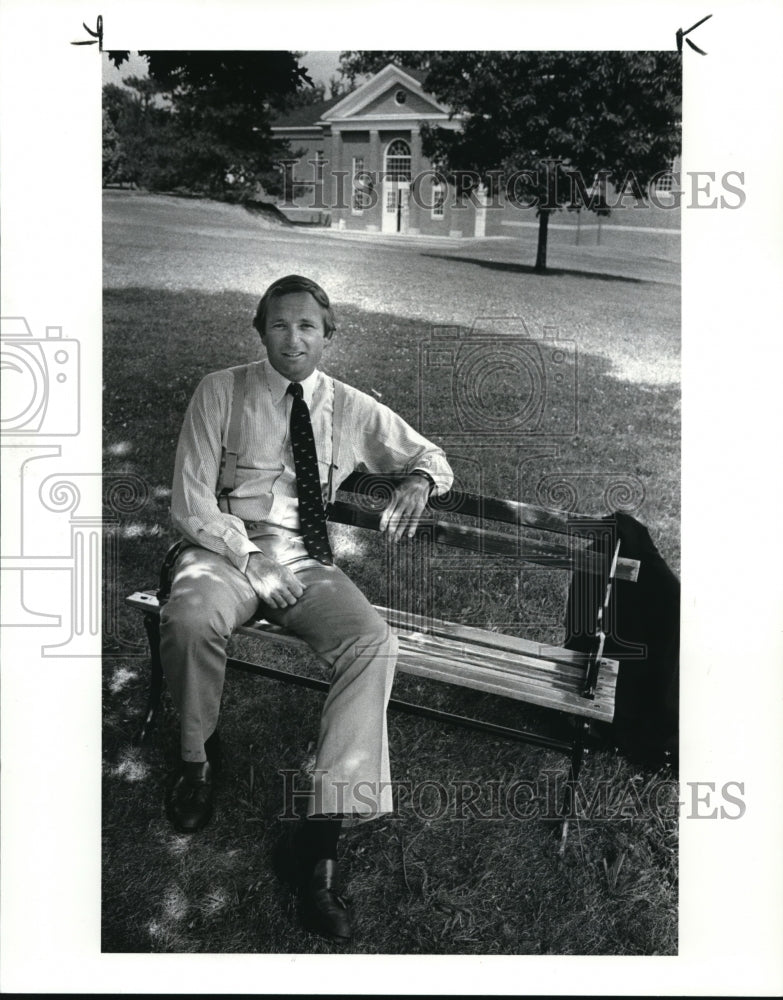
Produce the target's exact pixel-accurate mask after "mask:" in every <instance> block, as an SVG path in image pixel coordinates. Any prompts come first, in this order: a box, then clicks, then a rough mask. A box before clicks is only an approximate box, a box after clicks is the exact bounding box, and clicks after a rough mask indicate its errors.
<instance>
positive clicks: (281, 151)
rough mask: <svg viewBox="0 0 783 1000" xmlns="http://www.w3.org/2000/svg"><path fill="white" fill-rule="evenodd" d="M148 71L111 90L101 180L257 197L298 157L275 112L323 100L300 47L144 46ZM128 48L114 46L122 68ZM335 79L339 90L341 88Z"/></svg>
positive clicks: (275, 187)
mask: <svg viewBox="0 0 783 1000" xmlns="http://www.w3.org/2000/svg"><path fill="white" fill-rule="evenodd" d="M139 54H140V55H142V56H144V57H145V58H146V60H147V64H148V74H149V75H148V76H147V77H137V76H128V77H125V78H124V79H123V84H124V86H122V87H120V86H117V85H116V84H106V85H105V86H104V88H103V182H104V184H105V185H109V184H118V185H125V184H127V185H129V186H137V187H141V188H145V189H147V190H150V191H187V192H190V193H196V194H204V195H209V196H210V197H215V198H222V199H230V200H240V201H242V200H249V199H252V198H254V197H255V196H256V195H257V193H258V192H259V190H261V189H262V188H263V190H265V191H267V192H269V193H272V194H275V193H279V191H280V190H281V187H282V180H283V178H282V174H281V172H280V169H279V168H278V166H277V161H279V160H281V159H284V158H290V157H291V156H295V155H297V154H296V151H294V150H292V149H291V147H290V145H289V144H287V143H285V142H281V141H279V140H276V139H274V138H273V136H272V132H271V123H272V121H273V120H274V118H275V117H276V116H277V115H279V114H281V113H283V112H285V111H286V110H288V109H290V108H292V107H295V106H297V105H299V104H303V103H304V104H307V103H315V102H317V101H320V100H323V99H324V93H325V88H324V87H323V86H322V85H321V86H317V87H316V86H314V85H313V84H312V81H311V80H310V78H309V76H308V75H307V72H306V70H305V69H304V68H303V67H302V66H300V65H299V58H298V54H297V53H294V52H282V51H280V52H141V53H139ZM127 58H128V53H127V52H110V53H109V59H110V60H111V61H112V62H113V63H114V65H115V66H118V67H120V66H122V64H123V63H124V62H125V61H126V60H127ZM341 85H342V84H341V82H340V81H337V80H332V81H330V86H331V87H332V89H334V87H339V86H341Z"/></svg>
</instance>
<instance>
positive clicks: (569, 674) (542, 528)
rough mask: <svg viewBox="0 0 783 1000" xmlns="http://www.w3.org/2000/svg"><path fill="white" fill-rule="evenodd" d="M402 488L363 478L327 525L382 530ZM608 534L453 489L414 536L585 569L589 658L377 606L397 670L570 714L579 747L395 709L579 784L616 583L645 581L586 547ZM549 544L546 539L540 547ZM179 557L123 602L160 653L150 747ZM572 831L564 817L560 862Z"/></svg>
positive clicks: (579, 575) (604, 552)
mask: <svg viewBox="0 0 783 1000" xmlns="http://www.w3.org/2000/svg"><path fill="white" fill-rule="evenodd" d="M393 486H394V478H393V477H382V476H370V475H360V474H356V473H355V474H354V475H352V476H350V477H349V478H348V479H347V480H346V481H345V482H344V483H343V484H342V486H341V490H340V493H341V497H345V495H346V494H351V495H352V498H351V499H347V498H340V499H338V500H337V501H336V502H335V503H334V504H332V506H331V509H330V514H329V516H330V520H331V521H333V522H336V523H340V524H347V525H353V526H356V527H359V528H365V529H370V530H378V527H379V522H380V516H381V512H382V510H383V507H384V506H385V503H386V501H387V500H388V497H389V495H390V492H391V489H392V488H393ZM444 511H448V512H450V513H451V514H456V515H459V516H460V520H461V521H464V520H466V519H470V521H469V523H467V524H465V523H456V522H454V521H451V520H442V519H440V518H439V512H441V517H442V512H444ZM487 523H494V524H495V526H496V527H497V525H498V524H505V525H511V526H513V530H508V529H506V530H504V531H498V530H493V529H492V528H489V527H486V525H487ZM609 530H610V529H608V528H607V525H606V523H605V522H601V521H600V520H598V519H595V518H590V517H586V516H582V515H574V514H566V513H563V512H558V511H551V510H547V509H544V508H541V507H534V506H531V505H529V504H525V503H519V502H516V501H512V500H501V499H497V498H493V497H484V496H479V495H477V494H471V493H462V492H458V491H456V490H452V491H451V492H450V493H448V494H446V495H445V496H443V497H434V498H432V500H431V502H430V508H429V516H428V517H427V519H426V520H422V522H421V523H420V526H419V529H418V531H417V533H416V536H415V540H418V542H419V544H431V545H435V546H440V545H447V546H453V547H456V548H459V549H465V550H469V551H473V552H476V553H481V554H483V555H486V556H492V557H497V558H498V559H499V560H511V561H512V565H515V566H516V565H517V564H531V565H534V566H544V567H547V568H550V569H558V570H566V571H571V572H574V571H578V572H576V575H575V576H574V579H579V580H582V581H584V580H587V581H589V586H587V587H586V592H585V593H584V594H581V595H580V600H579V601H577V602H576V605H575V606H580V607H584V608H587V609H589V615H588V618H587V620H586V621H585V623H584V627H583V631H584V632H585V633H587V634H589V635H590V636H591V637H592V638H591V644H590V646H591V648H590V649H589V651H588V652H586V653H585V652H575V651H574V650H570V649H565V648H562V647H560V646H554V645H544V644H541V643H537V642H533V641H531V640H530V639H526V638H524V637H521V636H516V635H507V634H504V633H500V632H495V631H489V630H486V629H482V628H476V627H473V626H467V625H461V624H457V623H454V622H450V621H444V620H441V619H437V618H433V617H430V616H426V615H419V614H412V613H409V612H406V611H402V610H400V609H396V610H395V609H393V608H385V607H378V610H379V612H380V613H381V614H382V615H383V616H384V618H385V619H386V620H387V621H388V623H389V624H390V625H391V627H392V628H393V629H394V630H395V632H396V633H397V635H398V638H399V644H400V655H399V660H398V671H400V672H402V673H407V674H413V675H415V676H418V677H425V678H429V679H432V680H436V681H442V682H445V683H447V684H453V685H459V686H462V687H467V688H472V689H474V690H476V691H482V692H489V693H491V694H494V695H500V696H503V697H506V698H510V699H514V700H517V701H522V702H527V703H530V704H532V705H537V706H541V707H543V708H546V709H551V710H553V711H555V712H560V713H566V714H567V715H570V716H571V717H573V719H574V721H575V724H574V725H573V727H572V730H571V736H570V738H568V739H567V738H565V737H563V736H557V735H551V734H550V733H545V732H536V731H529V730H527V729H523V728H519V729H516V728H511V727H507V726H501V725H497V724H495V723H492V722H488V721H484V720H482V719H475V718H471V717H468V716H463V715H455V714H453V713H451V712H444V711H441V710H439V709H435V708H432V707H431V706H428V705H424V704H412V703H409V702H403V701H399V700H397V699H395V698H392V700H391V701H390V703H389V707H390V708H391V709H392V710H400V711H404V712H408V713H412V714H415V715H419V716H425V717H427V718H431V719H436V720H439V721H443V722H447V723H452V724H458V725H461V726H466V727H468V728H471V729H476V730H480V731H483V732H487V733H491V734H493V735H495V736H501V737H505V738H510V739H514V740H518V741H521V742H524V743H528V744H530V745H533V746H538V747H544V748H547V749H552V750H557V751H561V752H563V753H565V754H567V755H568V757H569V760H570V768H569V777H568V782H569V784H573V783H575V782H576V781H577V779H578V777H579V773H580V768H581V765H582V761H583V757H584V753H585V741H586V737H587V733H588V731H589V726H590V723H591V721H592V720H597V721H599V722H611V721H612V718H613V716H614V703H615V688H616V684H617V673H618V662H617V661H616V660H611V659H606V658H604V657H603V655H602V652H603V645H604V638H605V635H604V627H605V623H606V622H607V620H608V617H607V616H608V610H609V606H610V601H611V597H612V586H613V582H614V581H615V580H627V581H631V582H635V581H636V579H637V577H638V573H639V562H638V561H637V560H633V559H625V558H623V557H622V556H621V555H620V551H619V549H620V546H619V542H617V543H615V542H614V540H612V544H611V545H609V546H607V545H606V544H598V545H596V544H594V545H590V544H589V543H590V542H591V541H592V542H594V543H595V542H599V541H605V539H606V532H607V531H609ZM541 535H543V536H545V539H546V540H541V538H540V537H538V536H541ZM599 536H602V537H599ZM415 540H414V541H415ZM174 554H175V553H173V552H172V550H170V555H169V557H168V558H167V559H166V561H165V562H164V565H163V569H162V570H161V580H160V587H159V588H158V590H157V591H155V590H145V591H137V592H136V593H133V594H131V595H130V596H129V597H127V598H126V602H127V604H129V605H130V606H131V607H133V608H137V609H138V610H139V611H141V612H142V614H143V616H144V625H145V628H146V631H147V636H148V639H149V644H150V653H151V668H152V669H151V683H150V694H149V702H148V705H147V710H146V713H145V718H144V722H143V725H142V728H141V732H140V734H139V740H140V741H141V742H146V741H147V740H148V738H149V736H150V733H151V731H152V729H153V727H154V724H155V720H156V717H157V714H158V711H159V708H160V700H161V693H162V690H163V672H162V669H161V662H160V652H159V645H160V631H159V614H160V608H161V606H162V604H163V603H165V600H166V598H167V595H168V590H169V586H170V581H169V576H170V570H171V567H172V565H173V562H174V559H173V557H172V556H173V555H174ZM235 634H238V635H243V636H252V637H253V638H255V639H258V640H260V641H263V642H278V643H286V644H289V645H292V646H295V647H305V648H307V647H306V644H305V643H304V642H303V641H302V640H301V639H298V638H297V637H296V636H293V635H291V634H290V633H288V632H286V631H285V630H284V629H282V628H280V627H279V626H276V625H273V624H271V623H269V622H267V621H265V620H263V619H261V620H257V621H250V622H248V623H246V624H245V625H242V626H241V627H240V628H238V629H237V630H236V633H235ZM228 666H229V667H231V668H235V669H239V670H243V671H246V672H249V673H253V674H260V675H262V676H265V677H272V678H275V679H276V680H280V681H285V682H289V683H294V684H300V685H303V686H305V687H310V688H315V689H318V690H323V691H326V690H328V687H329V684H328V682H327V681H325V680H320V679H318V678H313V677H309V676H304V675H300V674H297V673H293V672H290V671H285V670H280V669H278V668H276V667H272V666H268V665H266V664H261V663H254V662H247V661H244V660H238V659H235V658H229V659H228ZM567 829H568V820H567V818H566V819H565V820H564V824H563V833H562V837H561V852H562V850H563V849H564V846H565V838H566V833H567Z"/></svg>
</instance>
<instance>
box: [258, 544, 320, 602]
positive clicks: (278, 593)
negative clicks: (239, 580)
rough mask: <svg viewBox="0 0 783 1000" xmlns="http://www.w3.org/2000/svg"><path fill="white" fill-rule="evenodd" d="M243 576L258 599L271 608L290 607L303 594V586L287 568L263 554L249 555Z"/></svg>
mask: <svg viewBox="0 0 783 1000" xmlns="http://www.w3.org/2000/svg"><path fill="white" fill-rule="evenodd" d="M245 576H246V577H247V578H248V580H249V581H250V586H251V587H252V588H253V590H255V592H256V593H257V594H258V597H259V599H260V600H262V601H263V602H264V603H265V604H270V605H271V606H272V607H273V608H286V607H290V606H291V605H294V604H296V602H297V601H298V600H299V598H300V597H301V596H302V594H303V593H304V592H305V585H304V584H303V583H301V582H300V581H299V580H298V579H297V578H296V576H295V575H294V574H293V573H292V572H291V570H290V569H288V567H286V566H283V565H281V564H280V563H279V562H275V560H274V559H270V558H269V556H265V555H264V553H263V552H251V553H250V556H249V558H248V560H247V568H246V569H245Z"/></svg>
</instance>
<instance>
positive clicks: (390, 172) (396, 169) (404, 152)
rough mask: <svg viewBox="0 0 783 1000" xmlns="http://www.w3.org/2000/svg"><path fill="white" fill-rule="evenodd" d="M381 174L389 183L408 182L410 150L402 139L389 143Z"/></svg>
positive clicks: (409, 175) (409, 176)
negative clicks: (382, 173)
mask: <svg viewBox="0 0 783 1000" xmlns="http://www.w3.org/2000/svg"><path fill="white" fill-rule="evenodd" d="M383 172H384V174H385V176H386V179H387V180H390V181H410V179H411V148H410V146H409V145H408V143H407V142H405V140H404V139H394V140H393V141H392V142H390V143H389V146H388V148H387V150H386V156H385V157H384V164H383Z"/></svg>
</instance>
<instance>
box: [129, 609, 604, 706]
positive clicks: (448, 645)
mask: <svg viewBox="0 0 783 1000" xmlns="http://www.w3.org/2000/svg"><path fill="white" fill-rule="evenodd" d="M127 603H128V604H129V605H130V606H131V607H135V608H138V609H139V610H142V611H147V612H157V611H159V605H158V601H157V598H156V597H155V594H154V592H137V593H135V594H132V595H131V596H130V597H128V598H127ZM378 611H379V612H380V613H381V614H383V615H384V616H385V617H387V620H388V621H389V624H390V625H391V626H392V627H393V628H395V629H396V630H397V631H398V637H399V643H400V656H399V660H398V669H399V670H401V671H402V672H404V673H408V674H411V675H414V676H417V677H424V678H428V679H431V680H438V681H442V682H445V683H449V684H454V685H457V686H462V687H469V688H471V689H473V690H478V691H485V692H488V693H491V694H499V695H503V696H505V697H509V698H513V699H516V700H518V701H526V702H529V703H530V704H534V705H539V706H541V707H544V708H554V709H558V710H560V711H567V712H571V713H573V714H576V715H580V716H583V717H586V718H593V719H599V720H601V721H604V722H611V720H612V717H613V714H614V693H615V686H616V683H617V670H618V664H617V662H616V661H614V660H602V661H601V671H600V673H599V679H598V685H597V688H596V693H595V698H594V699H592V700H591V699H588V698H584V697H583V696H582V695H581V693H580V692H581V688H582V684H583V683H584V666H583V658H582V654H574V656H575V657H577V658H576V659H571V657H570V656H569V655H566V656H564V655H563V654H570V653H571V651H569V650H563V649H561V648H560V647H556V646H555V647H543V646H542V645H541V644H539V643H532V642H529V641H528V640H525V639H520V638H518V637H516V636H505V635H500V633H492V634H491V633H482V632H481V630H479V629H470V628H466V627H463V626H457V625H454V623H449V622H441V621H438V620H428V625H429V631H428V632H424V631H419V630H416V629H414V630H413V631H411V629H410V624H409V623H410V622H411V619H412V618H413V619H416V618H419V616H410V615H407V616H400V615H399V614H397V613H394V612H389V609H386V608H382V607H379V608H378ZM401 617H404V618H405V619H407V622H406V623H403V625H402V627H401V628H400V627H399V620H400V618H401ZM422 621H423V619H422ZM413 624H414V625H415V624H416V622H415V621H414V622H413ZM455 629H456V630H457V632H459V631H461V632H462V633H463V636H462V637H460V636H458V634H457V632H455ZM236 632H237V633H238V634H241V635H248V636H253V637H255V638H261V637H264V638H266V639H269V640H271V641H274V642H280V643H284V644H286V645H290V646H294V647H298V648H305V649H306V648H307V646H306V643H305V642H304V641H303V640H302V639H299V638H297V637H296V636H293V635H291V634H290V633H288V632H286V631H285V629H282V628H280V627H279V626H277V625H272V624H271V623H269V622H266V621H263V620H262V621H258V622H254V623H252V624H248V625H243V626H241V627H240V628H238V629H237V630H236ZM475 632H479V633H480V634H481V636H482V638H484V637H486V636H487V635H491V637H492V638H493V639H494V638H495V636H497V637H498V638H499V639H501V640H512V641H513V645H510V646H509V645H506V646H505V647H504V646H500V645H499V646H494V645H492V644H487V643H486V642H485V643H483V644H482V645H480V646H476V645H475V644H473V643H470V642H469V641H468V640H467V639H466V638H465V635H464V633H469V634H472V633H475ZM543 649H551V650H552V652H553V653H555V654H557V655H556V656H555V657H552V658H547V657H546V656H544V655H542V650H543Z"/></svg>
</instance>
